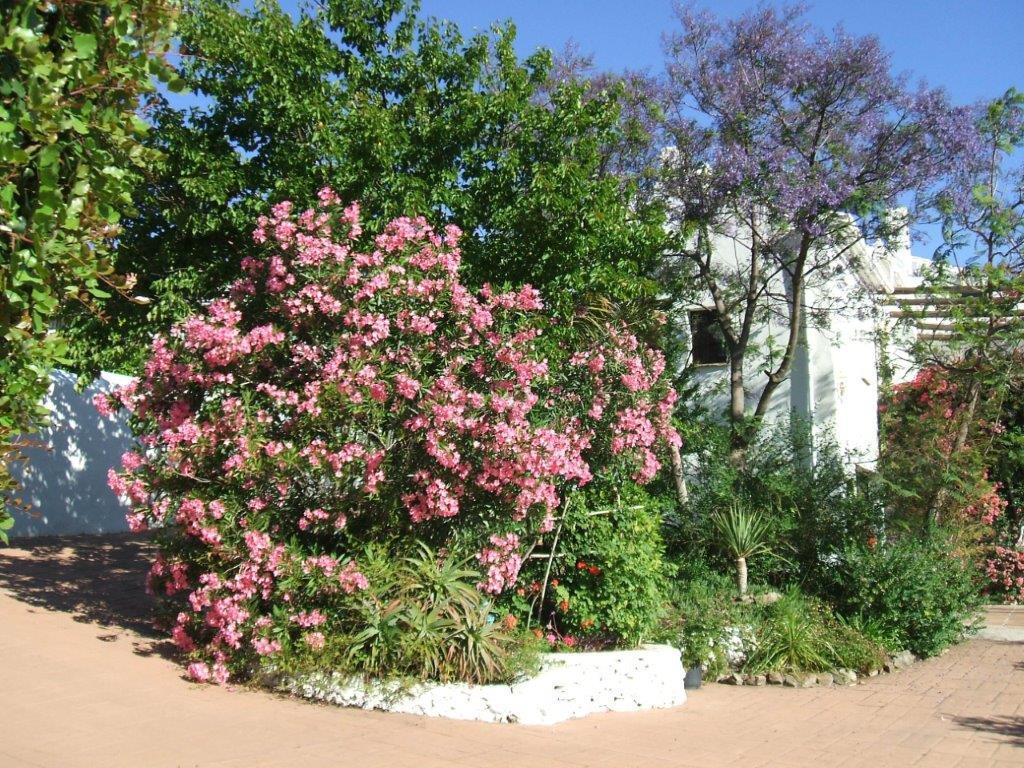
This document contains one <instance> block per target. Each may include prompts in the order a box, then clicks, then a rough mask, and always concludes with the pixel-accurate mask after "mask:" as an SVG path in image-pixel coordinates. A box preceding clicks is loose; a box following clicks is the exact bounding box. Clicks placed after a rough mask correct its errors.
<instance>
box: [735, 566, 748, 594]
mask: <svg viewBox="0 0 1024 768" xmlns="http://www.w3.org/2000/svg"><path fill="white" fill-rule="evenodd" d="M736 588H737V589H738V590H739V592H740V597H745V596H746V594H747V558H745V557H737V558H736Z"/></svg>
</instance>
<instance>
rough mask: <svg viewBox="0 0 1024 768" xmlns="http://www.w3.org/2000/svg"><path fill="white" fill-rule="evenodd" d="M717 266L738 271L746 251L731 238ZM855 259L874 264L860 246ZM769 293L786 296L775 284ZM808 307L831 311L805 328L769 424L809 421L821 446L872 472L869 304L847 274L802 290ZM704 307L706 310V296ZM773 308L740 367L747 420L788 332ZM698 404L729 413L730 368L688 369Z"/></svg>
mask: <svg viewBox="0 0 1024 768" xmlns="http://www.w3.org/2000/svg"><path fill="white" fill-rule="evenodd" d="M713 253H714V260H715V264H716V266H718V267H719V268H721V269H724V270H735V269H737V268H739V269H743V268H744V267H745V266H746V260H747V259H748V258H749V251H748V250H746V248H745V247H744V246H743V245H742V243H741V242H739V241H737V240H736V239H733V238H731V237H718V238H716V240H715V241H714V251H713ZM853 255H854V256H856V258H857V259H863V260H868V259H875V258H878V251H877V250H876V249H872V248H869V247H868V246H867V245H866V244H863V243H861V244H858V247H857V248H856V249H855V251H854V253H853ZM777 282H778V284H777V285H776V286H775V287H774V289H773V292H774V293H776V294H778V295H784V294H785V293H786V290H785V286H784V285H783V284H782V282H781V279H780V280H778V281H777ZM807 305H808V306H810V307H817V308H829V311H828V312H826V313H824V315H825V319H824V320H823V321H822V322H808V323H807V326H806V328H805V329H804V335H803V338H802V339H801V345H800V348H799V349H798V351H797V356H796V359H795V360H794V362H793V367H792V370H791V373H790V376H789V378H788V379H787V380H786V381H785V382H784V383H783V384H782V385H781V386H780V387H779V388H778V389H777V390H776V391H775V394H774V396H773V398H772V401H771V405H770V408H769V410H768V414H767V417H766V419H767V421H769V422H772V421H778V420H780V419H781V420H785V419H788V418H789V417H790V416H791V415H793V414H796V416H797V417H798V418H802V419H806V420H807V421H809V422H810V423H811V425H812V427H813V429H814V433H815V435H816V437H818V438H819V439H820V438H822V437H823V436H824V435H826V434H828V435H831V436H832V437H833V438H834V439H835V440H836V442H837V443H838V445H839V447H840V450H841V451H842V452H843V453H844V454H847V455H849V457H850V465H851V469H852V468H853V467H854V466H863V467H865V468H874V466H875V464H876V462H877V458H878V412H877V408H878V354H877V350H876V339H875V330H876V323H877V318H878V312H877V307H876V300H875V298H874V297H873V296H872V295H870V293H869V292H868V291H867V289H866V288H865V285H864V284H863V279H862V277H861V276H860V275H859V273H857V272H855V271H853V270H846V271H844V272H842V273H841V274H839V275H837V276H835V277H832V278H830V279H829V280H827V281H825V282H823V283H822V284H818V285H814V284H812V285H809V286H808V287H807ZM704 306H705V307H710V306H711V302H710V297H706V301H705V302H704ZM785 309H786V308H785V307H779V308H778V310H779V311H777V312H776V313H775V315H776V316H772V317H769V318H768V319H766V320H764V321H763V322H760V323H758V324H757V325H756V326H755V331H754V334H753V337H752V343H751V349H750V352H749V353H748V355H747V359H746V361H745V365H744V378H745V383H746V389H747V398H746V406H747V412H748V413H752V412H753V409H754V407H755V406H756V404H757V400H758V398H759V397H760V394H761V392H762V390H763V389H764V386H765V383H766V381H767V375H766V374H765V373H764V370H765V368H766V367H769V364H771V367H774V364H772V358H771V357H770V356H769V355H771V350H772V349H774V350H775V360H776V361H777V357H778V354H779V352H780V351H781V350H782V349H783V348H784V347H785V345H786V342H787V339H788V332H789V331H788V327H787V325H786V323H785V320H784V317H783V316H781V313H784V312H785ZM693 376H694V379H695V381H696V382H697V385H698V391H699V393H700V395H699V396H700V397H701V400H702V405H703V406H704V407H705V408H706V409H707V410H708V411H709V412H711V413H712V414H714V415H719V414H721V415H723V417H724V415H725V414H726V412H727V410H728V407H729V391H728V377H729V368H728V365H725V364H721V365H702V366H698V367H696V368H694V369H693Z"/></svg>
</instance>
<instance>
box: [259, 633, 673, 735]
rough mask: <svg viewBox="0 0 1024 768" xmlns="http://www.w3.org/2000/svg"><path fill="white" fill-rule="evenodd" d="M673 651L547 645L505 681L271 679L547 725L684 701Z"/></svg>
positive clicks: (429, 710) (341, 695)
mask: <svg viewBox="0 0 1024 768" xmlns="http://www.w3.org/2000/svg"><path fill="white" fill-rule="evenodd" d="M684 676H685V670H684V669H683V664H682V659H681V657H680V652H679V651H678V650H676V649H675V648H672V647H671V646H667V645H645V646H643V647H642V648H639V649H637V650H631V651H605V652H588V653H551V654H546V655H545V656H544V658H543V660H542V662H541V669H540V672H539V673H538V674H537V675H536V676H534V677H531V678H528V679H525V680H523V681H521V682H516V683H512V684H511V685H468V684H465V683H455V684H441V683H418V684H415V685H412V686H410V687H403V686H402V685H401V684H400V683H391V684H389V683H381V682H371V683H366V682H364V681H362V680H360V679H358V678H352V677H347V676H344V675H341V674H340V673H337V672H333V673H330V672H320V673H311V674H307V675H302V676H299V677H295V678H289V679H284V680H279V681H278V686H277V687H279V688H282V689H284V690H287V691H289V692H291V693H293V694H296V695H298V696H302V697H304V698H307V699H314V700H316V701H324V702H329V703H331V704H338V705H341V706H348V707H360V708H362V709H381V710H386V711H389V712H402V713H405V714H410V715H426V716H428V717H449V718H452V719H455V720H482V721H485V722H492V723H522V724H524V725H551V724H552V723H560V722H562V721H564V720H570V719H572V718H577V717H584V716H586V715H589V714H593V713H595V712H636V711H639V710H643V709H659V708H663V707H676V706H679V705H680V704H683V703H684V702H685V701H686V692H685V691H684V690H683V678H684Z"/></svg>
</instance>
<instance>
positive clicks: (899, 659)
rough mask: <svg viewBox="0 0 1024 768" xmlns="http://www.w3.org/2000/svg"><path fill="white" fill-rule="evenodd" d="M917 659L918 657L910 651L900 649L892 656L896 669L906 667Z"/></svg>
mask: <svg viewBox="0 0 1024 768" xmlns="http://www.w3.org/2000/svg"><path fill="white" fill-rule="evenodd" d="M915 661H917V657H916V656H915V655H914V654H912V653H911V652H910V651H900V652H899V653H897V654H896V655H895V656H893V657H892V663H893V666H894V667H896V669H905V668H906V667H909V666H910V665H911V664H913V663H914V662H915Z"/></svg>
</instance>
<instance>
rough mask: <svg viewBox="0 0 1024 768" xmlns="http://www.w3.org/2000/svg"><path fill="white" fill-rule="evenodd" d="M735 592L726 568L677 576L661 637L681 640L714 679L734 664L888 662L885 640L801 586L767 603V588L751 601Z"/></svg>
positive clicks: (782, 666)
mask: <svg viewBox="0 0 1024 768" xmlns="http://www.w3.org/2000/svg"><path fill="white" fill-rule="evenodd" d="M756 591H757V590H755V593H756ZM734 595H735V590H734V589H733V586H732V584H731V581H730V579H729V578H728V577H727V576H725V575H722V574H714V573H708V572H705V573H703V574H702V575H700V576H699V578H697V579H694V580H691V581H686V582H681V583H678V584H677V586H676V587H675V589H674V590H673V593H672V600H671V604H672V608H671V610H670V611H669V617H668V618H667V619H666V621H665V622H664V625H663V634H662V636H661V637H660V638H659V639H661V640H663V641H665V642H668V643H671V644H673V645H676V646H677V647H679V648H680V649H681V650H682V653H683V660H684V662H685V663H686V665H687V666H693V665H696V664H700V665H701V666H702V667H703V668H704V669H705V671H706V672H707V674H708V676H709V677H711V678H716V677H718V676H720V675H723V674H726V673H728V672H729V671H730V670H735V671H743V672H747V673H752V674H759V673H764V672H822V671H830V670H834V669H840V668H845V669H853V670H858V671H860V672H867V671H869V670H871V669H878V668H879V667H881V665H882V662H883V660H884V657H883V649H882V648H881V646H879V645H878V643H876V642H875V641H874V640H872V639H871V638H869V637H867V636H865V635H864V634H863V633H861V632H860V631H858V630H857V629H856V628H855V627H853V626H851V625H850V624H849V623H847V622H845V621H843V620H842V619H840V618H837V617H836V616H835V615H834V614H833V612H832V610H831V609H830V608H829V606H828V605H826V604H825V603H823V602H821V601H819V600H816V599H814V598H813V597H809V596H806V595H804V594H803V593H801V592H800V591H799V590H796V589H793V590H790V592H788V593H787V594H786V595H785V596H784V597H783V598H782V599H780V600H778V601H776V602H774V603H771V604H767V605H765V604H763V603H764V602H765V595H764V594H763V593H762V594H761V595H757V594H755V595H754V598H753V600H752V601H749V602H742V601H738V600H736V599H735V597H734Z"/></svg>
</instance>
